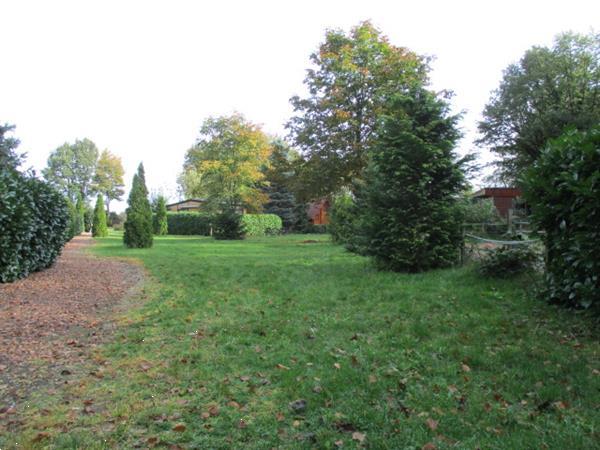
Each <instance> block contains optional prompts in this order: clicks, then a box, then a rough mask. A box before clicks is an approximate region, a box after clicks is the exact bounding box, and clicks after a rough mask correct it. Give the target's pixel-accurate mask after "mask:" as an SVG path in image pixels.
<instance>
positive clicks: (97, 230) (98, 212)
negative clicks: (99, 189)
mask: <svg viewBox="0 0 600 450" xmlns="http://www.w3.org/2000/svg"><path fill="white" fill-rule="evenodd" d="M92 236H94V237H106V236H108V226H107V225H106V210H105V209H104V199H103V195H102V194H98V197H97V198H96V206H95V207H94V223H93V224H92Z"/></svg>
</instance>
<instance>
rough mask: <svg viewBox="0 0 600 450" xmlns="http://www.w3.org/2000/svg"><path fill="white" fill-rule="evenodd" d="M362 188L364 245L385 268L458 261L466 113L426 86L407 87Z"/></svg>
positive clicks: (420, 268) (392, 109)
mask: <svg viewBox="0 0 600 450" xmlns="http://www.w3.org/2000/svg"><path fill="white" fill-rule="evenodd" d="M388 111H389V114H388V115H387V116H386V117H385V118H384V120H383V122H382V126H381V127H380V128H379V129H378V136H377V140H376V143H375V146H374V148H373V151H372V154H371V157H370V161H369V164H368V166H367V170H366V173H365V179H364V184H363V185H362V187H360V188H359V189H357V194H358V195H357V199H356V201H357V206H358V207H357V209H356V211H359V212H360V217H358V220H357V229H358V236H357V238H358V241H357V242H358V243H359V244H360V245H359V246H358V247H359V248H360V251H361V252H362V253H365V254H367V255H369V256H372V257H373V259H374V260H375V262H376V264H377V265H378V266H379V267H381V268H384V269H390V270H395V271H406V272H420V271H424V270H428V269H432V268H437V267H446V266H449V265H451V264H452V263H454V262H455V261H456V260H457V257H458V254H459V247H460V245H461V242H462V237H461V232H460V223H461V222H460V216H459V208H458V207H457V205H456V202H457V198H458V194H459V193H460V192H461V190H462V189H464V183H465V177H464V173H463V169H462V166H461V164H460V161H458V160H457V155H456V154H455V151H454V147H455V145H456V142H457V141H458V139H459V137H460V132H459V131H458V129H457V126H456V123H457V121H458V118H459V117H458V116H450V115H449V106H448V103H447V102H445V101H444V100H443V99H440V98H438V97H437V96H436V95H435V94H433V93H432V92H429V91H427V90H426V89H423V88H413V89H411V91H409V92H407V93H405V94H399V95H398V96H396V97H395V98H393V99H392V101H391V103H390V109H389V110H388Z"/></svg>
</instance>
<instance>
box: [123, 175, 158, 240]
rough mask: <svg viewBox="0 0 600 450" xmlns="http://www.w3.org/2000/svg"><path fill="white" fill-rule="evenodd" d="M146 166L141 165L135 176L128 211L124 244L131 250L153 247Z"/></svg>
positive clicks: (128, 201)
mask: <svg viewBox="0 0 600 450" xmlns="http://www.w3.org/2000/svg"><path fill="white" fill-rule="evenodd" d="M145 180H146V177H145V174H144V166H143V164H142V163H140V165H139V167H138V171H137V173H136V174H135V175H134V176H133V183H132V185H131V191H130V192H129V199H128V200H127V203H128V205H129V206H128V208H127V210H126V213H127V220H126V221H125V225H124V228H125V234H124V235H123V242H125V245H126V246H127V247H129V248H149V247H152V239H153V238H152V207H151V206H150V201H149V200H148V188H147V187H146V181H145Z"/></svg>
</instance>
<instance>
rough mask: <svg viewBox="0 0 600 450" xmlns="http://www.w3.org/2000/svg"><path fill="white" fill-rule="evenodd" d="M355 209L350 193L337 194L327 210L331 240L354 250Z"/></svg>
mask: <svg viewBox="0 0 600 450" xmlns="http://www.w3.org/2000/svg"><path fill="white" fill-rule="evenodd" d="M357 216H358V213H357V210H356V205H355V203H354V199H353V198H352V196H351V195H350V194H347V193H346V194H342V195H338V196H336V197H335V198H334V199H333V202H332V204H331V209H330V210H329V220H330V223H329V227H328V229H329V232H330V233H331V240H332V241H333V242H335V243H337V244H342V245H344V246H345V247H346V248H347V249H349V250H351V251H355V250H356V247H357V230H356V228H357Z"/></svg>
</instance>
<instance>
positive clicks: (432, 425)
mask: <svg viewBox="0 0 600 450" xmlns="http://www.w3.org/2000/svg"><path fill="white" fill-rule="evenodd" d="M425 423H427V427H428V428H429V429H430V430H431V431H435V430H437V427H438V421H437V420H433V419H432V418H431V417H430V418H428V419H427V420H426V421H425Z"/></svg>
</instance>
